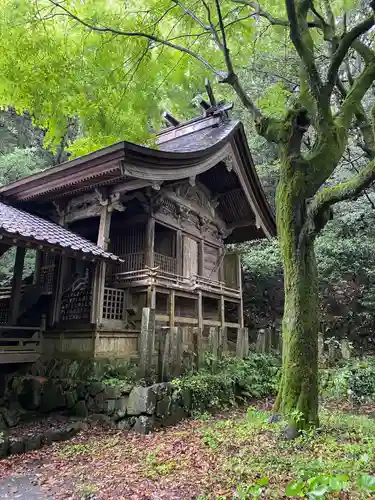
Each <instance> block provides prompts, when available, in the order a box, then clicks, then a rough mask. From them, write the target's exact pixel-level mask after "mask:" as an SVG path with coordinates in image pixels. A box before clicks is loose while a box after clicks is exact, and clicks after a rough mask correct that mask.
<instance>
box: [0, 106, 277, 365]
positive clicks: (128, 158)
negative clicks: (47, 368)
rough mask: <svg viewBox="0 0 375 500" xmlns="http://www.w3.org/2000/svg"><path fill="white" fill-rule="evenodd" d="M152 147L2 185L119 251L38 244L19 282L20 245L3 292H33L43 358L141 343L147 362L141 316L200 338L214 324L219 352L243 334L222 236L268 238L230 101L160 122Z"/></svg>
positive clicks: (120, 351)
mask: <svg viewBox="0 0 375 500" xmlns="http://www.w3.org/2000/svg"><path fill="white" fill-rule="evenodd" d="M157 143H158V147H159V149H149V148H146V147H142V146H137V145H134V144H130V143H127V142H120V143H118V144H114V145H113V146H110V147H107V148H104V149H102V150H100V151H97V152H95V153H91V154H89V155H87V156H84V157H81V158H77V159H75V160H72V161H69V162H67V163H64V164H62V165H59V166H57V167H53V168H51V169H49V170H46V171H44V172H40V173H38V174H35V175H32V176H29V177H26V178H24V179H22V180H19V181H16V182H13V183H12V184H9V185H8V186H5V187H2V188H0V195H1V197H2V199H4V200H6V201H7V202H8V203H10V204H12V205H15V206H18V207H21V208H22V209H24V210H27V211H29V212H32V213H34V214H37V215H39V216H41V217H43V218H45V219H47V218H48V219H50V220H54V221H55V222H56V223H58V224H60V225H62V226H64V227H65V228H67V229H69V230H70V231H72V232H74V233H75V234H78V235H80V236H82V237H84V238H86V239H87V240H89V241H91V242H93V243H95V244H96V245H97V247H98V248H101V249H103V250H108V251H109V252H110V253H111V254H114V255H116V256H118V257H119V258H120V259H121V262H120V261H115V260H112V261H109V260H108V259H104V258H103V259H100V258H99V259H92V260H93V261H90V259H86V260H85V259H82V258H78V257H74V256H69V255H63V254H62V255H60V256H56V253H53V252H51V249H49V248H43V249H39V250H38V251H37V257H36V268H35V273H34V276H33V280H32V283H31V284H29V285H27V286H26V287H25V286H24V287H23V288H22V283H21V282H20V279H19V276H20V272H21V274H22V271H20V269H21V267H22V266H21V261H22V252H21V251H19V252H17V259H16V266H15V275H14V276H15V279H14V281H13V285H12V296H14V297H20V296H21V295H22V294H24V295H25V294H27V287H30V286H33V287H34V289H35V288H36V289H37V291H38V296H39V299H38V301H36V303H35V304H33V307H32V314H33V315H34V316H35V314H37V315H38V314H39V316H40V317H41V315H42V314H46V315H47V329H46V331H45V332H44V340H43V351H44V353H45V354H46V355H51V356H52V355H74V356H77V355H78V356H87V357H92V356H94V357H101V356H102V357H111V356H114V357H127V358H128V357H130V356H132V355H136V354H138V353H139V351H140V350H141V353H140V354H141V358H142V359H145V357H148V356H149V353H150V352H151V351H150V349H151V350H152V349H154V338H151V339H149V340H147V344H146V345H145V346H142V349H140V345H139V343H140V342H139V339H140V336H141V331H142V328H144V324H145V322H146V321H147V322H148V323H150V322H153V323H154V324H156V328H162V327H168V328H169V329H170V331H171V332H173V331H174V328H175V327H187V326H189V327H193V328H196V329H198V330H199V331H200V333H199V334H197V335H196V341H197V342H201V340H200V337H201V336H202V339H203V341H204V339H205V338H206V339H208V337H209V332H210V330H209V329H210V328H212V327H219V328H220V331H221V332H222V333H221V337H220V338H221V339H225V341H224V340H220V342H219V343H220V349H224V348H225V349H226V348H227V347H226V345H227V339H228V340H229V341H230V340H232V341H233V342H236V341H237V335H238V333H237V332H243V328H244V319H243V308H242V284H241V266H240V259H239V255H238V254H236V253H233V252H229V251H228V250H227V247H226V244H227V243H235V242H241V241H246V240H249V239H252V238H261V237H268V236H272V235H274V234H275V222H274V218H273V215H272V213H271V211H270V209H269V206H268V204H267V202H266V200H265V196H264V193H263V191H262V188H261V185H260V183H259V179H258V177H257V175H256V172H255V169H254V165H253V162H252V159H251V155H250V152H249V149H248V146H247V142H246V137H245V134H244V129H243V126H242V125H241V123H239V122H234V121H232V120H230V119H229V118H228V116H227V108H220V106H217V105H216V106H213V107H208V108H207V106H206V109H205V116H203V117H200V118H198V119H195V120H192V121H190V122H187V123H183V124H177V125H175V126H172V127H169V128H167V129H166V130H164V131H162V132H161V133H159V134H158V136H157ZM42 297H44V299H42ZM17 303H18V304H19V303H22V299H21V301H17ZM0 307H1V306H0ZM17 307H18V306H17V305H13V308H12V311H11V313H10V319H11V322H12V324H14V322H17V321H20V320H21V319H22V321H23V322H25V323H27V321H28V315H29V316H30V315H31V311H26V310H24V311H22V314H20V311H19V310H17ZM145 308H146V309H145ZM145 311H151V315H150V314H149V313H145ZM147 314H148V315H147ZM0 315H1V311H0ZM146 316H147V319H145V317H146ZM142 317H143V323H142ZM240 335H241V333H240ZM224 344H225V347H224ZM237 344H238V343H237ZM147 353H148V354H147Z"/></svg>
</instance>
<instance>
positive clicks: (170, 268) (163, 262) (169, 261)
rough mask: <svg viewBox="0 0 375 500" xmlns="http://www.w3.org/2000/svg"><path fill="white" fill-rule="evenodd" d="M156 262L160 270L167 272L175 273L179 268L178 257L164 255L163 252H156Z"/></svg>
mask: <svg viewBox="0 0 375 500" xmlns="http://www.w3.org/2000/svg"><path fill="white" fill-rule="evenodd" d="M154 264H155V267H158V268H159V269H160V271H165V272H167V273H175V272H176V269H177V259H175V258H174V257H169V256H168V255H162V254H161V253H156V252H155V253H154Z"/></svg>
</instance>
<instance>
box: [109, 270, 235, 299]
mask: <svg viewBox="0 0 375 500" xmlns="http://www.w3.org/2000/svg"><path fill="white" fill-rule="evenodd" d="M116 281H117V282H118V283H121V284H122V285H123V286H125V287H128V286H139V285H151V284H154V285H162V286H163V285H164V286H168V287H173V288H177V289H183V290H186V291H199V290H202V291H207V292H211V293H215V294H220V295H227V296H231V297H233V298H239V297H240V294H241V292H240V290H238V289H236V288H230V287H228V286H226V284H225V283H224V282H222V281H215V280H211V279H209V278H205V277H203V276H197V275H194V276H191V277H190V278H187V277H185V276H180V275H178V274H175V273H170V272H166V271H163V270H161V269H159V268H157V267H155V268H153V269H150V268H146V269H139V270H137V271H128V272H125V273H117V274H116Z"/></svg>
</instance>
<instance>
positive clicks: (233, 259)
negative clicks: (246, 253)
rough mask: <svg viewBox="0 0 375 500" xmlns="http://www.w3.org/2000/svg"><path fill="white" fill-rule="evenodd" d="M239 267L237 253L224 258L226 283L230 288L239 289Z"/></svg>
mask: <svg viewBox="0 0 375 500" xmlns="http://www.w3.org/2000/svg"><path fill="white" fill-rule="evenodd" d="M239 266H240V259H239V255H238V254H236V253H227V254H225V256H224V261H223V268H224V283H225V284H226V285H227V286H228V287H230V288H236V289H238V288H239V282H238V277H239Z"/></svg>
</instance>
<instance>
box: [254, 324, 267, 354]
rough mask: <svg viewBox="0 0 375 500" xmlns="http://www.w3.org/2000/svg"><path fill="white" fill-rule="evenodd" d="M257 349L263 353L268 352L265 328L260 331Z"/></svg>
mask: <svg viewBox="0 0 375 500" xmlns="http://www.w3.org/2000/svg"><path fill="white" fill-rule="evenodd" d="M255 350H256V352H259V353H261V354H264V353H265V352H266V332H265V331H264V330H263V329H262V330H259V332H258V336H257V340H256V345H255Z"/></svg>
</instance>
